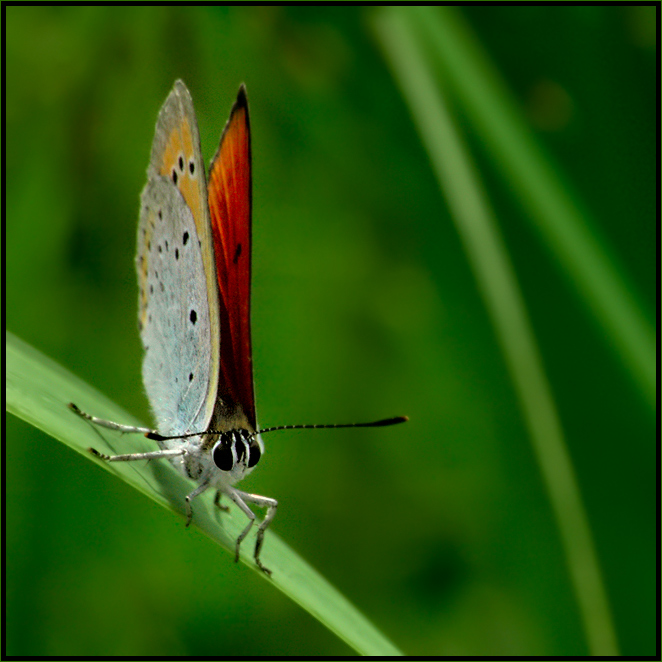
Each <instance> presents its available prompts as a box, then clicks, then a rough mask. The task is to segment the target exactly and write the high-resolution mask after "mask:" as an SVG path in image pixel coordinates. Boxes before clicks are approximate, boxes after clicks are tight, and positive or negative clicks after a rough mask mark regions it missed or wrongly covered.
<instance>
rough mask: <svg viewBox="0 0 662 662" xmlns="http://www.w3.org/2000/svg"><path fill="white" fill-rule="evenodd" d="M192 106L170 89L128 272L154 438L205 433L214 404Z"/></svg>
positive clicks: (216, 351) (214, 347) (211, 281)
mask: <svg viewBox="0 0 662 662" xmlns="http://www.w3.org/2000/svg"><path fill="white" fill-rule="evenodd" d="M212 251H213V246H212V241H211V225H210V219H209V209H208V206H207V185H206V182H205V173H204V164H203V161H202V155H201V152H200V138H199V134H198V126H197V121H196V118H195V112H194V110H193V102H192V100H191V97H190V94H189V92H188V90H187V89H186V86H185V85H184V84H183V83H182V82H181V81H177V82H176V83H175V85H174V87H173V90H172V92H171V93H170V95H169V96H168V98H167V99H166V101H165V103H164V105H163V107H162V108H161V111H160V113H159V118H158V121H157V125H156V133H155V136H154V142H153V144H152V154H151V160H150V165H149V169H148V181H147V185H146V186H145V189H144V191H143V193H142V197H141V212H140V223H139V227H138V255H137V258H136V267H137V270H138V282H139V288H140V295H139V300H140V305H139V321H140V328H141V338H142V341H143V345H144V348H145V357H144V361H143V379H144V383H145V388H146V390H147V395H148V397H149V400H150V403H151V405H152V409H153V410H154V414H155V416H156V420H157V422H158V424H159V426H160V427H161V428H162V430H161V431H162V432H166V433H169V434H182V433H185V432H190V431H192V430H204V429H206V428H207V427H208V425H209V422H210V420H211V418H212V414H213V412H214V406H215V403H216V395H217V387H218V375H219V363H220V360H219V357H220V343H219V339H220V335H219V318H218V286H217V284H216V273H215V263H214V258H213V252H212Z"/></svg>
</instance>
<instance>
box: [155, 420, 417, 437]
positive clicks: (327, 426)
mask: <svg viewBox="0 0 662 662" xmlns="http://www.w3.org/2000/svg"><path fill="white" fill-rule="evenodd" d="M408 420H409V417H408V416H395V417H394V418H383V419H382V420H381V421H373V422H371V423H321V424H317V425H276V426H274V427H271V428H263V429H262V430H258V431H257V432H255V434H256V435H257V434H264V433H266V432H276V431H277V430H322V429H327V430H328V429H332V428H383V427H386V426H387V425H397V424H398V423H406V422H407V421H408ZM228 432H231V430H225V431H223V430H205V431H204V432H189V433H188V434H176V435H173V436H171V437H169V436H164V435H160V434H159V433H158V432H156V430H150V431H149V432H145V436H146V437H147V438H148V439H153V440H154V441H166V440H168V439H186V438H187V437H198V436H200V435H202V434H227V433H228Z"/></svg>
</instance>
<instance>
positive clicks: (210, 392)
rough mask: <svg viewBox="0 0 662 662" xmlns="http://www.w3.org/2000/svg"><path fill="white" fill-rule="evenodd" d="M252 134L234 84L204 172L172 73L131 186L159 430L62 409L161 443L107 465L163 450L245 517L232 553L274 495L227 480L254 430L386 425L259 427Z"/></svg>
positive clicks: (151, 395) (255, 452)
mask: <svg viewBox="0 0 662 662" xmlns="http://www.w3.org/2000/svg"><path fill="white" fill-rule="evenodd" d="M251 196H252V191H251V133H250V121H249V113H248V100H247V97H246V88H245V86H244V85H241V87H240V88H239V93H238V94H237V99H236V101H235V103H234V105H233V107H232V110H231V111H230V118H229V119H228V121H227V124H226V125H225V128H224V130H223V133H222V135H221V140H220V145H219V148H218V151H217V152H216V155H215V156H214V158H213V160H212V162H211V166H210V169H209V177H208V178H206V177H205V168H204V164H203V160H202V154H201V150H200V136H199V132H198V124H197V120H196V116H195V111H194V108H193V101H192V99H191V95H190V93H189V91H188V89H187V88H186V85H184V83H183V82H182V81H181V80H178V81H176V82H175V84H174V87H173V89H172V91H171V92H170V94H169V95H168V97H167V99H166V101H165V103H164V104H163V106H162V108H161V110H160V112H159V116H158V120H157V123H156V131H155V135H154V141H153V144H152V152H151V157H150V163H149V167H148V170H147V184H146V186H145V188H144V189H143V192H142V194H141V204H140V220H139V224H138V251H137V256H136V271H137V275H138V285H139V297H138V299H139V305H138V318H139V327H140V336H141V340H142V345H143V349H144V357H143V365H142V375H143V382H144V385H145V390H146V392H147V396H148V399H149V401H150V405H151V408H152V411H153V414H154V418H155V420H156V422H157V429H151V428H144V427H136V426H130V425H123V424H121V423H115V422H114V421H107V420H104V419H100V418H97V417H96V416H91V415H90V414H87V413H85V412H82V411H81V410H80V409H79V408H78V407H77V406H76V405H74V404H73V403H70V404H69V407H70V408H71V409H72V410H73V411H74V412H75V413H76V414H78V415H79V416H81V417H82V418H84V419H86V420H87V421H89V422H91V423H93V424H95V425H99V426H102V427H105V428H109V429H113V430H118V431H121V432H136V433H142V434H144V435H145V436H146V437H147V438H148V439H151V440H153V441H155V442H156V444H157V445H158V448H159V450H155V451H152V452H146V453H130V454H125V455H105V454H103V453H100V452H99V451H96V450H94V449H89V450H90V452H91V453H93V454H94V455H95V456H96V457H97V458H99V459H101V460H105V461H108V462H120V461H134V460H152V459H160V458H168V459H169V460H170V461H171V462H172V463H173V465H174V466H175V467H176V468H178V469H179V470H180V471H181V472H182V473H183V474H184V475H185V476H187V477H188V478H190V479H192V480H193V481H195V482H196V483H197V487H196V488H195V489H194V490H192V491H191V492H190V494H188V495H187V496H186V498H185V506H186V525H187V526H188V525H189V524H190V523H191V521H192V519H193V509H192V506H191V502H192V501H193V499H195V498H196V497H198V496H200V495H201V494H202V493H203V492H205V491H206V490H208V489H210V488H212V489H215V490H216V497H215V500H214V502H215V504H216V505H217V506H219V507H221V508H224V507H223V506H222V505H221V503H220V499H221V496H222V495H225V496H226V497H227V498H228V499H230V500H231V501H232V502H233V503H235V504H236V505H237V506H238V507H239V508H240V510H241V511H242V512H243V513H244V514H245V515H246V517H247V518H248V523H247V524H246V526H245V528H244V529H243V530H242V532H241V533H240V534H239V536H238V538H237V540H236V543H235V561H238V560H239V549H240V545H241V543H242V541H243V540H244V539H245V538H246V536H247V535H248V533H249V531H250V530H251V529H252V527H253V525H254V523H255V514H254V513H253V511H252V510H251V509H250V507H249V504H251V505H254V506H257V507H258V508H265V509H266V514H265V516H264V518H263V519H262V521H261V522H260V524H259V525H258V528H257V535H256V542H255V551H254V559H255V563H256V565H257V566H258V568H260V569H261V570H262V571H263V572H265V573H266V574H267V575H270V574H271V571H270V570H269V569H268V568H266V567H265V566H264V565H263V563H262V561H261V560H260V552H261V550H262V545H263V541H264V532H265V531H266V529H267V527H268V526H269V524H270V523H271V521H272V520H273V518H274V515H275V514H276V509H277V507H278V502H277V501H276V500H275V499H272V498H270V497H265V496H260V495H258V494H250V493H248V492H244V491H242V490H239V489H237V487H235V485H236V484H237V483H238V482H240V481H241V480H242V479H243V478H245V477H246V476H247V475H248V474H250V473H251V472H252V471H253V469H254V468H255V466H256V465H257V464H258V462H259V461H260V459H261V457H262V455H263V454H264V443H263V441H262V438H261V434H264V433H266V432H272V431H274V430H284V429H295V428H337V427H366V426H384V425H393V424H395V423H401V422H404V421H405V420H407V419H406V417H396V418H391V419H385V420H381V421H376V422H373V423H358V424H332V425H289V426H277V427H272V428H264V429H262V430H260V429H259V428H258V425H257V419H256V413H255V393H254V387H253V367H252V351H251V332H250V283H251V204H252V200H251Z"/></svg>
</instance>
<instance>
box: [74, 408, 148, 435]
mask: <svg viewBox="0 0 662 662" xmlns="http://www.w3.org/2000/svg"><path fill="white" fill-rule="evenodd" d="M69 409H71V411H73V412H74V413H76V414H78V415H79V416H80V417H81V418H84V419H85V420H86V421H89V422H90V423H94V425H100V426H101V427H102V428H108V429H110V430H118V431H119V432H140V433H142V434H158V432H157V431H156V430H152V429H150V428H141V427H137V426H135V425H123V424H122V423H115V422H114V421H106V420H104V419H103V418H97V417H96V416H90V414H86V413H85V412H84V411H81V410H80V409H78V407H77V406H76V405H75V404H74V403H73V402H70V403H69Z"/></svg>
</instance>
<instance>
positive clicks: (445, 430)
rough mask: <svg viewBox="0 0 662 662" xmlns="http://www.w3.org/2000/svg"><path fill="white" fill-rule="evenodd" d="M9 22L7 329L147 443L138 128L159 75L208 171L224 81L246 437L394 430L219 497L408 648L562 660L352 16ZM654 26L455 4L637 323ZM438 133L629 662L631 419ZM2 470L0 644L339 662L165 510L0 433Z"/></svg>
mask: <svg viewBox="0 0 662 662" xmlns="http://www.w3.org/2000/svg"><path fill="white" fill-rule="evenodd" d="M4 11H6V23H5V26H6V43H7V51H6V69H5V71H6V78H5V85H6V147H5V156H6V170H5V177H6V192H7V193H6V207H7V234H6V249H7V250H6V255H7V261H6V276H7V281H6V283H7V284H6V290H7V328H8V329H10V330H11V331H13V332H14V333H16V334H17V335H19V336H20V337H22V338H23V339H24V340H26V341H28V342H30V343H32V344H33V345H35V346H36V347H37V348H39V349H40V350H42V351H44V352H45V353H47V354H48V355H50V356H52V357H53V358H55V359H56V360H58V361H59V362H60V363H62V364H63V365H65V366H66V367H68V368H69V369H71V370H72V371H73V372H75V373H76V374H78V375H79V376H81V377H83V378H84V379H86V380H87V381H89V382H90V383H92V384H94V385H95V386H96V387H97V388H98V389H99V390H101V391H102V392H104V393H105V394H107V395H109V396H110V397H112V398H114V399H115V400H116V402H118V403H119V404H121V405H122V406H124V407H125V408H126V409H128V410H129V411H131V412H132V413H135V414H137V415H138V416H140V417H141V418H142V419H143V420H145V421H148V420H149V412H148V406H147V402H146V398H145V396H144V393H143V391H142V386H141V380H140V344H139V338H138V332H137V322H136V312H137V291H136V290H137V288H136V284H135V274H134V267H133V260H134V252H135V234H136V225H137V213H138V198H139V194H140V191H141V189H142V186H143V185H144V182H145V171H146V167H147V162H148V157H149V150H150V145H151V141H152V137H153V129H154V123H155V121H156V115H157V112H158V109H159V108H160V106H161V104H162V102H163V100H164V99H165V97H166V95H167V93H168V92H169V90H170V88H171V87H172V83H173V81H174V80H175V79H176V78H182V79H183V80H184V81H185V82H186V84H187V85H188V87H189V89H190V90H191V93H192V96H193V99H194V103H195V106H196V111H197V115H198V121H199V124H200V134H201V140H202V151H203V155H204V157H205V160H206V161H208V160H209V159H210V158H211V156H212V155H213V153H214V152H215V150H216V146H217V142H218V138H219V136H220V132H221V130H222V127H223V125H224V123H225V121H226V118H227V115H228V112H229V109H230V107H231V105H232V102H233V100H234V97H235V95H236V92H237V89H238V86H239V84H240V83H241V82H242V81H243V82H245V83H246V85H247V89H248V97H249V102H250V109H251V120H252V137H253V164H254V170H253V173H254V175H253V177H254V179H253V182H254V230H253V235H254V246H253V308H252V311H253V312H252V316H253V343H254V365H255V382H256V396H257V405H258V416H259V420H260V423H261V424H262V425H264V426H269V425H277V424H286V423H324V422H345V421H361V420H372V419H375V418H381V417H386V416H391V415H398V414H407V415H408V416H409V417H410V418H411V422H410V423H408V424H407V425H406V426H400V427H397V428H391V429H383V430H356V431H319V432H316V431H300V432H283V433H278V434H274V435H273V436H268V437H266V438H265V442H266V443H267V454H266V455H265V457H264V459H263V461H262V462H261V464H260V466H259V469H258V470H257V471H256V472H254V473H253V474H252V475H251V476H250V478H248V479H247V480H246V481H245V482H244V483H242V487H243V488H244V489H247V490H249V491H254V492H257V493H260V494H264V495H268V496H272V497H275V498H277V499H278V501H279V503H280V507H279V511H278V515H277V517H276V520H275V522H274V524H273V528H274V530H275V531H277V532H278V534H279V535H280V536H282V538H283V539H284V540H285V541H286V542H287V543H288V544H289V545H290V546H292V547H293V548H294V549H295V550H296V551H297V552H298V553H300V554H301V555H302V556H303V557H304V558H305V559H307V560H308V561H309V562H310V563H311V564H312V565H313V566H314V567H316V568H317V569H318V570H319V571H320V572H321V573H322V575H324V576H325V577H326V578H327V579H329V580H330V581H331V582H332V583H333V584H334V585H335V586H336V587H337V588H338V589H339V590H340V591H342V592H343V593H344V594H345V595H346V596H347V597H348V598H349V599H350V600H351V601H352V602H353V603H354V604H356V605H357V606H358V607H359V608H360V609H361V610H362V611H363V612H364V613H365V614H366V615H367V616H368V617H369V618H370V619H371V620H372V621H373V622H374V623H375V624H376V625H377V627H379V628H380V629H381V630H382V631H383V632H384V633H385V634H386V635H387V636H388V637H389V638H391V639H392V641H393V642H394V643H395V644H396V645H397V646H399V647H400V648H401V649H402V650H403V651H404V652H405V653H408V654H418V655H451V656H459V655H480V654H491V655H506V656H514V655H536V654H543V655H544V654H548V655H582V654H586V652H587V649H586V643H585V639H584V635H583V632H582V629H581V625H580V620H579V616H578V611H577V607H576V603H575V599H574V596H573V593H572V588H571V585H570V583H569V580H568V573H567V568H566V565H565V559H564V556H563V553H562V549H561V546H560V542H559V538H558V533H557V529H556V527H555V523H554V520H553V517H552V513H551V510H550V507H549V504H548V501H547V498H546V494H545V492H544V489H543V486H542V484H541V480H540V474H539V470H538V466H537V464H536V461H535V459H534V456H533V453H532V450H531V447H530V444H529V441H528V436H527V432H526V430H525V428H524V425H523V422H522V418H521V414H520V412H519V409H518V404H517V401H516V399H515V396H514V392H513V389H512V385H511V382H510V379H509V375H508V373H507V372H506V369H505V365H504V363H503V359H502V357H501V354H500V351H499V347H498V345H497V342H496V340H495V337H494V334H493V330H492V327H491V326H490V321H489V318H488V316H487V314H486V312H485V309H484V306H483V304H482V301H481V299H480V297H479V296H478V293H477V290H476V286H475V281H474V278H473V276H472V273H471V271H470V270H469V267H468V264H467V260H466V256H465V255H464V254H463V251H462V248H461V244H460V242H459V240H458V237H457V235H456V232H455V229H454V226H453V224H452V222H451V220H450V217H449V214H448V210H447V208H446V205H445V202H444V200H443V198H442V196H441V194H440V192H439V188H438V185H437V183H436V181H435V178H434V176H433V174H432V170H431V168H430V165H429V161H428V158H427V155H426V152H425V150H424V148H423V147H422V146H421V143H420V139H419V137H418V135H417V134H416V131H415V130H414V128H413V125H412V122H411V119H410V116H409V113H408V110H407V108H406V105H405V103H404V101H403V99H402V98H401V96H400V94H399V91H398V89H397V87H396V86H395V84H394V82H393V80H392V78H391V75H390V72H389V70H388V69H387V67H386V65H385V63H384V60H383V58H382V55H381V52H380V50H379V47H378V45H377V43H376V39H375V36H374V32H373V31H372V29H371V25H372V23H371V14H372V12H374V11H375V10H374V9H368V8H356V7H352V8H338V7H335V8H310V7H309V8H299V7H290V8H281V7H268V8H259V7H252V8H234V9H232V8H231V9H227V8H155V7H150V8H123V7H114V8H64V7H53V8H46V7H9V8H6V7H5V8H4ZM654 11H655V10H654V9H653V8H641V7H636V6H628V7H609V8H605V7H591V8H587V7H583V8H581V7H574V8H573V7H528V8H520V7H508V8H503V7H502V8H499V7H494V8H485V7H470V6H465V7H463V8H462V13H463V14H464V18H465V19H466V20H467V22H468V24H469V25H470V26H471V28H472V29H473V30H474V31H475V34H476V38H477V39H478V40H479V41H480V42H482V45H483V47H484V48H485V49H486V51H487V52H488V53H489V56H490V58H491V59H492V64H493V66H495V67H496V68H498V69H499V70H500V72H501V74H502V76H503V78H504V80H505V81H506V83H507V85H508V86H509V87H510V89H511V90H512V92H513V94H514V96H515V98H516V99H517V101H518V103H519V104H520V105H521V108H522V110H523V112H524V114H525V116H526V117H527V118H528V121H529V122H530V124H531V126H532V128H533V129H534V131H535V132H536V134H537V137H538V139H539V140H540V141H541V143H542V144H543V145H544V147H545V149H546V150H547V152H548V153H549V154H550V155H551V158H552V159H553V163H554V164H555V168H556V169H557V171H558V175H559V177H560V178H561V179H562V180H563V181H564V182H566V183H567V184H568V187H569V190H572V192H573V194H574V195H575V196H576V199H577V200H579V201H580V203H581V205H583V207H585V208H586V209H588V210H590V212H591V215H592V218H593V219H595V221H596V224H597V225H596V227H595V228H594V230H595V232H596V233H597V234H598V236H600V237H601V238H602V239H603V240H604V242H605V245H606V246H607V247H608V250H609V252H610V253H611V254H612V255H613V256H614V260H615V263H616V265H617V269H618V271H619V273H620V275H621V277H622V278H623V279H624V280H625V281H626V283H627V284H628V285H629V287H630V288H631V291H632V293H633V296H634V297H635V298H636V300H637V301H638V302H639V303H640V304H641V306H642V307H643V310H644V313H645V314H646V315H647V316H648V321H649V323H650V324H651V325H652V324H653V323H654V310H655V278H656V263H655V250H656V246H655V236H656V235H655V233H656V225H655V213H656V209H655V195H654V191H655V185H656V183H657V180H656V175H655V146H656V144H657V140H656V137H655V132H656V123H655V91H656V78H655V62H656V57H657V53H656V42H655V32H654V27H655V26H654V23H655V13H654ZM550 90H552V93H551V94H550V92H549V91H550ZM459 120H460V124H461V125H462V127H463V129H464V130H466V131H467V133H468V135H469V138H470V144H471V146H472V148H473V151H474V154H475V158H476V159H477V163H478V167H479V170H480V173H481V176H482V178H483V179H484V181H485V184H486V186H487V190H488V194H489V195H490V197H491V199H492V204H493V205H494V208H495V211H496V214H497V216H498V218H499V222H500V224H501V228H502V231H503V233H504V236H505V239H506V241H507V243H508V247H509V250H510V251H511V256H512V259H513V262H514V265H515V268H516V270H517V273H518V277H519V279H520V284H521V287H522V289H523V292H524V295H525V297H526V301H527V304H528V306H529V311H530V314H531V316H532V321H533V325H534V329H535V332H536V336H537V339H538V342H539V344H540V347H541V350H542V353H543V357H544V362H545V366H546V368H547V371H548V377H549V379H550V381H551V385H552V388H553V392H554V396H555V398H556V404H557V406H558V408H559V412H560V415H561V420H562V423H563V426H564V430H565V433H566V435H567V441H568V444H569V449H570V452H571V455H572V458H573V461H574V463H575V468H576V471H577V475H578V480H579V483H580V486H581V490H582V496H583V498H584V500H585V504H586V508H587V511H588V515H589V518H590V522H591V526H592V529H593V533H594V536H595V543H596V546H597V549H598V554H599V557H600V562H601V564H602V569H603V572H604V577H605V581H606V585H607V589H608V592H609V597H610V599H611V607H612V611H613V615H614V620H615V623H616V629H617V635H618V639H619V643H620V646H621V650H622V652H623V653H624V654H626V655H651V654H653V653H654V647H655V627H656V624H657V620H656V617H655V611H654V605H655V602H654V601H655V568H656V561H655V527H656V523H657V519H656V503H657V496H656V490H655V473H656V457H655V445H654V439H655V436H654V435H655V426H654V417H653V414H652V412H651V410H650V408H649V407H648V406H647V404H646V403H645V402H644V401H643V399H642V398H641V396H640V394H639V392H638V391H637V390H636V389H635V388H634V387H633V385H632V382H631V380H630V379H629V378H628V376H627V374H626V372H625V370H624V368H623V367H622V364H621V363H620V362H619V361H618V360H617V359H616V358H615V356H614V353H613V350H612V349H611V348H610V347H609V341H608V339H606V338H605V337H604V336H603V335H602V333H601V332H600V331H599V330H598V329H597V327H596V325H595V322H594V320H593V318H592V317H591V316H590V314H589V313H588V311H587V310H586V309H585V307H584V306H583V305H582V303H581V301H580V300H579V299H578V297H577V296H576V292H575V291H574V289H573V287H572V285H571V284H568V281H567V280H566V279H565V278H564V277H563V275H562V274H561V273H560V271H559V268H558V266H557V265H555V264H554V263H553V261H552V260H550V258H549V253H548V252H547V251H546V249H545V247H544V246H543V245H541V243H540V241H539V238H538V236H537V235H536V234H534V233H533V231H532V230H531V228H530V226H529V225H528V223H527V219H526V218H525V215H524V213H523V212H522V208H521V205H520V204H519V202H518V200H517V199H516V198H515V197H514V196H513V195H512V192H511V191H510V190H508V188H507V187H506V186H505V185H504V184H503V181H502V180H501V179H500V177H499V176H498V173H496V172H494V170H493V168H491V165H490V163H489V161H488V160H487V159H486V158H485V155H484V154H483V153H482V152H481V144H480V140H479V139H477V138H476V136H475V135H472V129H471V126H470V125H467V123H466V122H463V117H462V115H461V114H460V116H459ZM5 470H6V475H7V484H6V514H7V518H6V523H7V538H6V545H7V575H6V578H7V582H6V586H5V591H6V600H7V640H6V644H7V652H8V653H10V654H14V655H28V656H36V655H62V656H66V657H69V656H73V655H82V656H91V655H129V656H134V655H157V656H158V655H260V654H263V655H266V654H276V655H296V654H299V655H342V654H348V653H350V652H351V651H350V649H349V648H347V646H346V645H345V644H344V643H342V642H341V641H340V640H338V639H337V638H336V637H335V636H334V635H333V634H331V633H330V632H328V631H327V630H325V629H324V628H323V627H322V626H321V625H320V624H318V623H317V621H315V620H314V619H313V618H312V617H311V616H309V615H308V614H307V613H305V612H303V611H302V610H301V609H300V608H299V607H297V606H296V605H295V604H293V603H291V602H290V601H289V600H288V599H287V598H285V597H284V596H283V595H282V594H280V593H279V592H277V591H275V590H274V589H273V588H272V587H271V586H270V585H269V584H268V582H265V581H263V579H262V578H261V577H260V576H259V575H258V574H257V573H254V572H252V571H251V570H250V569H249V568H247V567H246V566H243V565H238V566H236V565H235V564H234V563H232V560H231V557H230V555H229V554H228V553H226V552H225V551H224V550H222V549H220V548H219V547H217V546H215V545H213V544H211V543H210V542H209V541H208V540H207V539H205V538H204V537H203V536H202V535H201V534H199V533H198V532H196V531H195V530H186V529H185V528H184V522H183V520H182V519H181V518H179V517H177V516H175V515H173V514H172V513H170V512H167V511H165V510H163V509H162V508H159V507H158V506H156V505H155V504H154V503H152V502H150V501H149V500H147V499H145V498H144V497H143V496H142V495H140V494H138V493H137V492H135V491H134V490H132V489H130V488H129V487H128V486H127V485H125V484H123V483H121V482H120V481H118V480H117V479H116V478H114V477H113V476H111V475H110V474H108V473H106V472H104V471H102V470H100V469H99V468H98V467H96V466H94V465H93V464H92V463H91V462H90V461H87V460H86V459H85V458H83V457H81V456H79V455H77V454H75V453H72V452H71V451H70V450H69V449H67V448H66V447H64V446H63V445H61V444H58V443H56V442H54V441H53V440H52V439H51V438H49V437H48V436H46V435H44V434H42V433H40V432H39V431H37V430H35V429H33V428H31V427H29V426H28V425H26V424H24V423H22V422H20V421H18V420H17V419H15V418H13V417H8V420H7V436H6V464H5ZM267 544H268V535H267Z"/></svg>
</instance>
